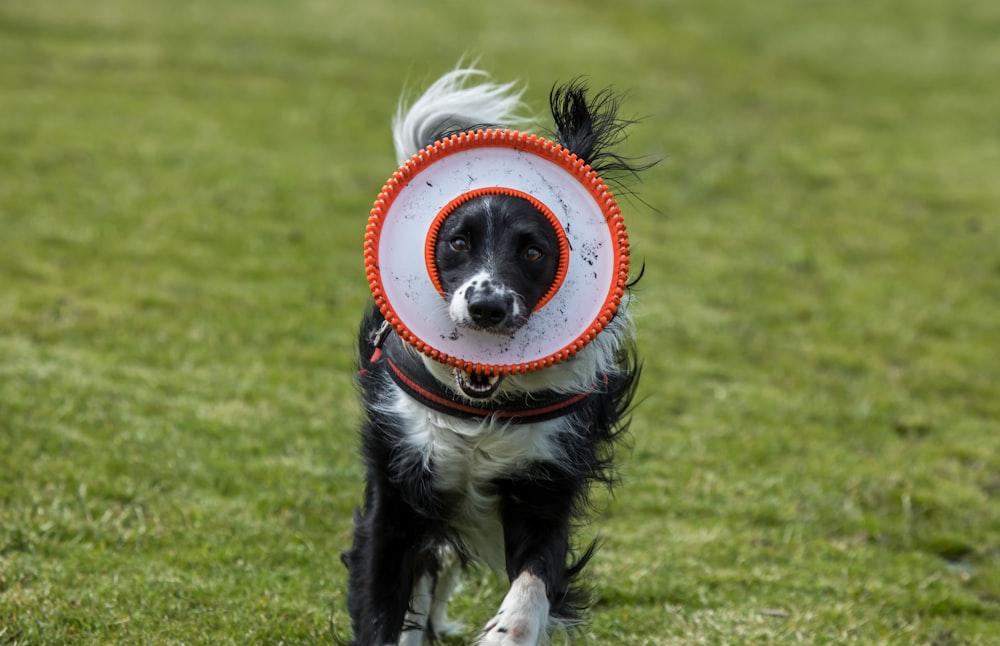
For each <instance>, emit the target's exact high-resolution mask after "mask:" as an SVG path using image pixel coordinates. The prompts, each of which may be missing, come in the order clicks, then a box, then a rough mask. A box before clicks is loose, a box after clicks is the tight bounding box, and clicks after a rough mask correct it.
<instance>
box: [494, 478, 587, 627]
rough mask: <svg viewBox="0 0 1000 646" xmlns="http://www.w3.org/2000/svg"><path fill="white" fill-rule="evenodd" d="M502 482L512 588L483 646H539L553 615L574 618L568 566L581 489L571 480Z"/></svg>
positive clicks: (507, 556) (505, 531)
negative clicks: (575, 509)
mask: <svg viewBox="0 0 1000 646" xmlns="http://www.w3.org/2000/svg"><path fill="white" fill-rule="evenodd" d="M545 475H546V476H547V477H546V478H545V479H535V478H531V479H525V480H523V481H505V482H502V483H499V486H500V491H501V495H502V502H501V510H500V513H501V518H502V520H503V526H504V547H505V552H506V559H507V575H508V577H509V578H510V582H511V586H510V590H509V591H508V592H507V595H506V596H505V597H504V600H503V603H502V604H501V605H500V609H499V610H498V611H497V614H496V616H494V617H493V619H492V620H490V622H489V623H487V625H486V628H485V629H484V631H483V634H482V636H481V638H480V644H481V645H482V646H535V645H536V644H539V643H541V642H542V641H544V638H545V636H546V634H547V632H548V628H549V618H550V616H554V617H559V618H565V619H572V618H573V617H574V616H575V614H574V613H575V610H576V608H575V607H574V604H573V597H574V595H573V594H572V593H571V591H570V584H571V582H572V581H571V580H572V577H573V575H574V574H575V571H576V568H569V567H567V563H566V561H567V558H568V553H569V534H570V518H571V515H572V509H573V506H574V501H575V499H576V496H577V493H578V488H577V485H576V484H575V483H574V482H573V481H572V480H570V479H568V478H567V479H560V478H558V477H555V478H553V474H552V473H551V472H550V473H546V474H545Z"/></svg>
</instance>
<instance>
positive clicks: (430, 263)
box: [424, 186, 569, 312]
mask: <svg viewBox="0 0 1000 646" xmlns="http://www.w3.org/2000/svg"><path fill="white" fill-rule="evenodd" d="M484 195H509V196H512V197H520V198H521V199H524V200H527V201H528V202H529V203H530V204H531V205H532V206H533V207H535V209H537V210H538V212H539V213H541V214H542V215H544V216H545V218H546V219H547V220H548V221H549V224H550V225H552V229H553V230H554V231H555V233H556V238H558V240H559V259H558V261H557V265H556V275H555V277H554V278H553V279H552V284H551V285H550V286H549V288H548V289H547V290H546V291H545V294H543V295H542V298H541V299H539V301H538V303H537V304H536V305H535V307H534V308H533V309H532V311H533V312H537V311H538V310H539V309H540V308H541V307H543V306H544V305H545V304H546V303H548V302H549V300H550V299H551V298H552V297H553V296H555V295H556V292H558V291H559V288H560V287H562V284H563V281H564V280H566V272H567V271H568V270H569V240H568V239H567V238H566V231H564V230H563V227H562V224H560V222H559V219H558V218H556V216H555V214H554V213H553V212H552V211H551V209H549V207H547V206H545V205H544V204H542V203H541V202H540V201H539V200H538V198H536V197H534V196H533V195H528V194H527V193H525V192H524V191H519V190H517V189H513V188H506V187H503V186H484V187H482V188H477V189H474V190H471V191H469V192H468V193H462V194H461V195H459V196H458V197H456V198H455V199H453V200H452V201H451V202H448V204H446V205H445V207H444V208H443V209H441V211H440V212H439V213H438V214H437V216H436V217H435V218H434V221H433V222H431V226H430V229H429V230H428V231H427V239H426V240H425V241H424V264H426V265H427V273H428V274H429V275H430V277H431V282H432V283H434V288H435V289H436V290H437V291H438V293H439V294H441V297H442V298H444V297H445V292H444V288H443V287H441V277H440V276H439V275H438V270H437V263H435V262H434V256H435V255H436V254H435V250H436V246H437V235H438V231H440V230H441V225H442V224H444V220H445V218H447V217H448V216H449V215H451V214H452V212H453V211H454V210H455V209H457V208H458V207H460V206H462V205H463V204H465V203H467V202H470V201H472V200H474V199H476V198H477V197H482V196H484Z"/></svg>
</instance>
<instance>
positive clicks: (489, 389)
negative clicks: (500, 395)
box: [454, 368, 503, 399]
mask: <svg viewBox="0 0 1000 646" xmlns="http://www.w3.org/2000/svg"><path fill="white" fill-rule="evenodd" d="M454 372H455V382H456V383H457V384H458V388H459V390H461V391H462V393H463V394H464V395H465V396H466V397H468V398H470V399H485V398H487V397H489V396H491V395H492V394H493V393H495V392H496V391H497V388H499V387H500V382H501V381H503V375H486V374H483V373H480V372H469V371H468V370H459V369H458V368H455V370H454Z"/></svg>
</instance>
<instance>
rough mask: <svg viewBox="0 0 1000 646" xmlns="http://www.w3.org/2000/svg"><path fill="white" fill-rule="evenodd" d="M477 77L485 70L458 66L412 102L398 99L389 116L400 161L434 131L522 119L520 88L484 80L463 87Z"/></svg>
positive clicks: (509, 123)
mask: <svg viewBox="0 0 1000 646" xmlns="http://www.w3.org/2000/svg"><path fill="white" fill-rule="evenodd" d="M460 65H461V64H460ZM477 78H478V79H488V78H489V74H487V73H486V72H483V71H482V70H477V69H471V68H462V67H458V68H456V69H454V70H452V71H451V72H448V73H447V74H445V75H444V76H442V77H441V78H439V79H438V80H437V81H435V82H434V83H433V84H432V85H431V86H430V87H429V88H427V90H426V91H425V92H424V93H423V94H422V95H421V96H420V98H419V99H417V100H416V101H414V102H413V104H412V105H410V106H407V105H406V104H405V103H404V102H402V101H401V102H400V104H399V106H398V107H397V109H396V115H395V116H394V117H393V120H392V141H393V143H394V144H395V147H396V160H397V161H398V162H399V163H400V164H403V163H404V162H405V161H406V160H408V159H409V158H410V157H412V156H413V155H415V154H417V153H418V152H419V151H420V150H422V149H423V147H424V146H426V145H427V144H428V143H430V141H431V140H432V139H433V137H434V135H435V134H436V133H439V132H442V131H450V130H462V129H465V128H469V127H472V126H478V125H502V126H508V127H513V126H515V125H518V124H521V123H524V122H525V121H526V119H524V118H523V117H519V116H517V111H518V110H520V109H521V108H522V106H523V104H522V103H521V95H522V94H523V93H524V89H523V88H518V87H517V84H516V83H489V82H485V81H484V82H482V83H478V84H476V85H472V86H471V87H466V83H467V82H469V81H470V80H473V79H477Z"/></svg>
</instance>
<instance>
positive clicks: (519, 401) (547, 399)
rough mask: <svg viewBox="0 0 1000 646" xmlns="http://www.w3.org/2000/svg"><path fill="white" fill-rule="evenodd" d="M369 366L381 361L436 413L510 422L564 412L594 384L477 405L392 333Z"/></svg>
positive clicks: (578, 403) (577, 404)
mask: <svg viewBox="0 0 1000 646" xmlns="http://www.w3.org/2000/svg"><path fill="white" fill-rule="evenodd" d="M376 342H377V343H381V344H382V345H381V348H380V349H381V350H382V352H378V351H377V350H378V349H377V350H376V354H375V355H374V356H373V357H372V359H371V361H370V363H369V365H371V364H375V363H378V362H385V364H386V367H387V370H386V372H388V374H389V376H390V377H391V378H392V380H393V382H395V384H396V385H397V386H399V387H400V388H401V389H402V390H403V391H404V392H405V393H406V394H407V395H409V396H410V397H412V398H414V399H416V400H417V401H419V402H420V403H421V404H423V405H424V406H427V407H428V408H431V409H433V410H436V411H437V412H439V413H444V414H446V415H451V416H454V417H459V418H462V419H472V420H485V419H490V418H492V419H497V420H502V421H506V422H509V423H511V424H530V423H532V422H542V421H545V420H549V419H554V418H556V417H561V416H564V415H568V414H570V413H572V412H573V411H575V410H577V409H578V408H579V407H580V406H582V405H584V404H586V403H587V401H588V400H589V398H590V397H591V396H593V395H594V394H595V393H596V392H597V391H598V386H597V385H596V384H595V385H594V386H593V387H591V388H589V389H587V390H585V391H583V392H579V393H568V394H567V393H558V392H555V391H543V392H536V393H525V394H522V395H520V396H517V395H510V396H505V397H499V398H495V399H490V400H488V401H486V402H483V404H481V405H477V404H475V403H473V402H471V401H470V400H467V399H465V398H463V397H461V396H459V395H458V393H456V392H454V391H452V390H451V389H449V388H447V387H445V385H444V384H442V383H441V382H440V381H438V380H437V379H436V378H434V376H433V375H432V374H431V373H430V372H429V371H428V370H427V368H426V367H425V366H424V364H423V362H422V361H421V360H420V357H419V356H416V355H414V354H413V353H412V352H409V351H407V348H406V347H405V346H404V345H403V341H402V340H401V339H400V338H399V336H397V335H396V334H389V335H388V336H387V337H386V338H384V339H383V340H381V341H376Z"/></svg>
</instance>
